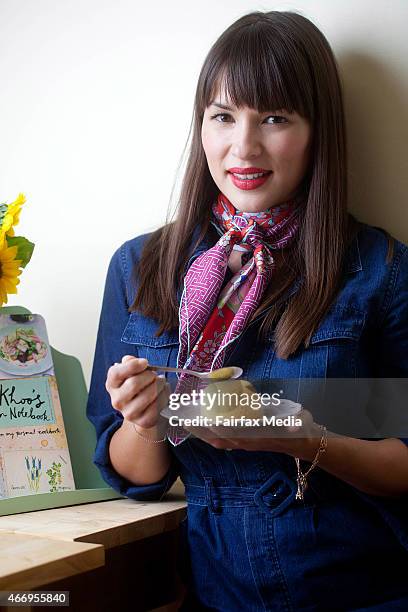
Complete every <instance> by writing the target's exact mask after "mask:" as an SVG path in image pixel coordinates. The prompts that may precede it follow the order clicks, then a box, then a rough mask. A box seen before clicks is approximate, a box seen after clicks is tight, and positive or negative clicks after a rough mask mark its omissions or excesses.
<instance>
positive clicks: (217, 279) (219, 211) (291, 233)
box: [167, 193, 303, 445]
mask: <svg viewBox="0 0 408 612" xmlns="http://www.w3.org/2000/svg"><path fill="white" fill-rule="evenodd" d="M302 209H303V206H302V201H301V200H293V201H290V202H286V203H284V204H282V205H280V206H275V207H272V208H270V209H269V210H268V211H263V212H260V213H246V212H240V211H237V210H236V209H235V207H234V206H233V205H232V204H231V202H230V201H229V200H228V199H227V198H226V197H225V196H224V195H223V194H222V193H220V194H219V196H218V199H217V201H216V202H215V203H214V205H213V208H212V214H213V221H212V223H213V225H214V226H215V227H216V229H217V231H218V232H219V233H220V234H221V238H220V239H219V240H218V242H217V243H216V244H215V245H214V246H213V247H212V248H211V249H209V250H208V251H206V252H205V253H203V254H202V255H200V256H199V257H198V258H197V259H196V260H195V261H194V262H193V263H192V265H191V266H190V268H189V270H188V272H187V274H186V276H185V279H184V290H183V294H182V297H181V301H180V309H179V319H180V323H179V338H180V347H179V354H178V359H177V367H183V368H188V369H191V370H195V371H198V372H203V371H212V370H214V369H217V368H221V367H222V366H223V363H224V361H225V359H226V357H227V354H228V351H229V349H230V348H231V345H232V343H233V342H234V341H235V340H236V339H237V338H238V337H239V336H240V335H241V333H242V332H243V331H244V330H245V328H246V326H247V324H248V323H249V321H250V319H251V317H252V315H253V313H254V312H255V310H256V309H257V308H258V306H259V304H260V303H261V300H262V296H263V294H264V292H265V289H266V287H267V285H268V283H269V281H270V280H271V278H272V276H273V272H274V269H275V262H274V258H273V251H274V250H277V249H283V248H285V247H287V246H288V245H289V244H291V242H292V241H293V240H294V239H295V236H296V234H297V231H298V228H299V214H300V213H301V211H302ZM235 245H239V246H240V250H243V249H245V250H247V251H248V252H249V253H252V257H251V258H250V259H249V261H247V262H246V263H245V264H244V265H243V267H242V268H241V270H240V271H239V272H238V273H237V274H235V275H234V277H233V278H232V279H231V280H230V281H229V282H228V283H227V285H226V286H225V287H224V289H223V290H222V291H221V293H220V288H221V286H222V283H223V280H224V277H225V273H226V270H227V266H228V259H229V256H230V254H231V251H232V250H233V248H234V246H235ZM237 298H239V300H238V299H237ZM242 298H243V300H242ZM237 303H238V304H239V307H238V310H236V304H237ZM233 304H234V305H235V309H234V306H233ZM228 307H229V309H228ZM228 320H229V324H228ZM224 321H225V323H224ZM227 324H228V325H227ZM200 385H203V383H202V382H201V381H200V380H199V379H198V378H196V377H193V376H191V375H188V374H184V373H183V374H180V375H179V381H178V383H177V386H176V389H175V393H188V392H189V391H191V390H192V389H193V388H199V386H200ZM188 435H189V432H186V431H185V430H184V429H183V428H181V427H170V429H169V432H168V435H167V437H168V439H169V440H170V442H171V443H172V444H174V445H176V444H179V443H180V442H182V441H183V440H184V439H186V438H187V437H188Z"/></svg>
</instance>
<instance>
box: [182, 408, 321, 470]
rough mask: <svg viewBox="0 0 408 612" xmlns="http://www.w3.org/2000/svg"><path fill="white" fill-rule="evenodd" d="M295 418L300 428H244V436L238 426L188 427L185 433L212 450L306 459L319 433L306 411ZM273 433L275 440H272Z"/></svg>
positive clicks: (318, 439)
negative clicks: (204, 443) (244, 451)
mask: <svg viewBox="0 0 408 612" xmlns="http://www.w3.org/2000/svg"><path fill="white" fill-rule="evenodd" d="M296 418H298V419H300V420H301V421H302V425H301V426H293V427H291V426H287V427H286V426H281V427H277V426H275V427H272V426H264V427H259V428H258V427H248V428H247V431H248V432H249V431H250V434H249V435H248V436H246V435H245V429H243V428H242V427H241V428H237V427H224V426H217V427H215V426H213V427H208V428H204V427H200V428H189V431H191V433H193V434H194V435H196V436H197V437H199V438H201V439H202V440H204V441H205V442H207V443H208V444H211V446H213V447H214V448H219V449H229V450H231V449H234V450H235V449H242V450H247V451H273V452H276V453H286V454H288V455H292V456H293V457H299V458H301V459H306V460H309V458H313V457H314V455H315V454H316V450H317V448H318V447H319V442H320V438H321V434H322V430H321V427H320V425H318V424H317V423H315V422H314V420H313V416H312V414H311V413H310V412H309V411H308V410H306V409H302V410H301V411H300V412H299V413H298V414H297V415H296ZM262 430H263V431H266V430H267V432H268V435H267V436H266V435H265V434H264V435H263V434H262ZM274 431H275V432H276V433H275V436H276V437H274ZM237 434H238V435H237Z"/></svg>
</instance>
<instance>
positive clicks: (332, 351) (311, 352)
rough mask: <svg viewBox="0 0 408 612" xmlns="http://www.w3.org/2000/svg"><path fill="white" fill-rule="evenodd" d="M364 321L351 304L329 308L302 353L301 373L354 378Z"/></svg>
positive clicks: (303, 375) (302, 375)
mask: <svg viewBox="0 0 408 612" xmlns="http://www.w3.org/2000/svg"><path fill="white" fill-rule="evenodd" d="M364 323H365V315H364V313H362V312H360V311H357V310H355V309H352V308H350V307H340V306H337V307H336V308H334V309H332V310H331V311H329V313H328V314H327V316H326V317H325V318H324V319H323V321H322V323H321V324H320V326H319V327H318V329H317V330H316V331H315V332H314V333H313V335H312V337H311V339H310V344H309V347H308V348H307V349H304V351H303V353H302V362H301V372H300V377H302V378H303V377H306V376H313V377H318V376H321V377H322V378H323V377H326V378H355V377H356V376H357V369H358V368H357V364H358V358H359V350H360V340H361V336H362V333H363V329H364Z"/></svg>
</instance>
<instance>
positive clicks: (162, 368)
mask: <svg viewBox="0 0 408 612" xmlns="http://www.w3.org/2000/svg"><path fill="white" fill-rule="evenodd" d="M146 370H153V371H154V372H157V371H160V372H184V373H185V374H192V375H193V376H197V378H205V376H203V374H204V372H194V370H185V369H183V368H171V367H170V366H159V365H150V364H149V365H148V366H147V368H146Z"/></svg>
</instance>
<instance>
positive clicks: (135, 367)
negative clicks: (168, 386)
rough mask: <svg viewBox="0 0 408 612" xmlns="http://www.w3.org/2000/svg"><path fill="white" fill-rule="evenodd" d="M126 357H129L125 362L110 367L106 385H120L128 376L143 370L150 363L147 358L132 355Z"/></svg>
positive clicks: (114, 386)
mask: <svg viewBox="0 0 408 612" xmlns="http://www.w3.org/2000/svg"><path fill="white" fill-rule="evenodd" d="M126 357H129V358H128V359H126V361H125V362H124V363H115V364H114V365H112V366H111V367H110V368H109V370H108V373H107V377H106V385H105V386H106V387H108V386H109V387H110V388H117V387H120V385H121V384H122V383H123V382H124V381H125V380H126V379H127V378H129V377H130V376H134V375H135V374H139V373H141V372H143V371H144V370H145V369H146V367H147V366H148V364H149V362H148V361H147V359H144V358H139V357H132V356H131V355H127V356H126ZM149 371H150V370H149Z"/></svg>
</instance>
